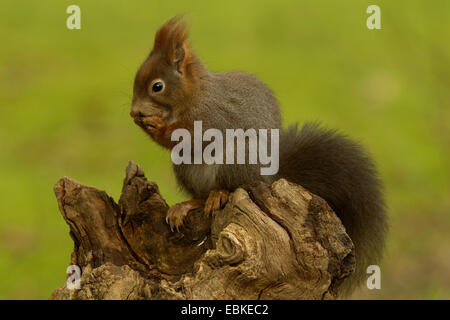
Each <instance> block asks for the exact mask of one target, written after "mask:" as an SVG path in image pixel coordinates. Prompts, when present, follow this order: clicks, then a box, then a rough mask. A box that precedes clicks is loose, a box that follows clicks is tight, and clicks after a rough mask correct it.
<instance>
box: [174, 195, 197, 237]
mask: <svg viewBox="0 0 450 320" xmlns="http://www.w3.org/2000/svg"><path fill="white" fill-rule="evenodd" d="M203 204H204V202H203V201H202V200H198V199H192V200H188V201H185V202H181V203H177V204H175V205H173V206H171V207H170V208H169V210H168V211H167V216H166V222H167V224H168V225H169V226H170V230H171V231H172V232H174V228H175V229H176V230H177V232H180V228H181V227H183V220H184V218H185V217H186V216H187V214H188V213H189V211H191V210H194V209H197V208H200V207H202V206H203Z"/></svg>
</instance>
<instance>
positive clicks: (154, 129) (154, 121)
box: [138, 115, 167, 135]
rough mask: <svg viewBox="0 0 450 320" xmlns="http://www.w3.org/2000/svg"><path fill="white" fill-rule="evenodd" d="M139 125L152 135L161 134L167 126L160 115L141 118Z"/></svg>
mask: <svg viewBox="0 0 450 320" xmlns="http://www.w3.org/2000/svg"><path fill="white" fill-rule="evenodd" d="M138 121H139V122H140V123H139V125H140V126H141V127H142V128H144V130H145V131H146V132H147V133H149V134H150V135H155V134H158V133H160V132H161V131H162V130H163V129H164V128H165V127H166V126H167V125H166V123H165V122H164V120H163V119H162V118H161V117H160V116H159V115H154V116H149V117H144V118H140V119H139V120H138Z"/></svg>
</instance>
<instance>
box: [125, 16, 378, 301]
mask: <svg viewBox="0 0 450 320" xmlns="http://www.w3.org/2000/svg"><path fill="white" fill-rule="evenodd" d="M187 38H188V35H187V28H186V24H185V22H184V21H183V19H181V18H179V17H174V18H172V19H170V20H168V21H167V22H166V23H165V24H164V25H162V26H161V27H160V29H159V30H158V31H157V32H156V35H155V40H154V47H153V50H152V51H151V53H150V55H149V56H148V57H147V59H146V60H145V61H144V62H143V64H142V65H141V67H140V68H139V70H138V72H137V74H136V77H135V81H134V88H133V99H132V106H131V113H130V114H131V116H132V117H133V119H134V121H135V123H136V124H137V125H139V126H140V127H141V128H142V129H143V130H144V131H145V132H146V133H147V134H148V135H149V136H150V137H151V138H152V139H153V140H154V141H156V142H157V143H158V144H160V145H161V146H163V147H165V148H167V149H171V148H172V147H174V146H175V145H176V143H177V142H174V141H172V140H171V135H172V133H173V132H174V130H175V129H178V128H185V129H187V130H189V132H191V133H193V128H194V125H193V123H194V121H202V125H203V129H204V130H205V129H208V128H217V129H219V130H221V131H224V130H225V129H227V128H241V129H243V130H246V129H249V128H255V129H260V128H264V129H279V130H280V142H279V171H278V173H277V174H275V175H272V176H269V175H267V176H262V175H261V174H260V171H259V166H258V165H242V164H234V165H231V164H211V165H207V164H179V165H173V168H174V171H175V176H176V179H177V181H178V183H179V185H180V186H181V187H182V188H183V189H184V190H185V191H187V192H188V193H189V194H190V195H191V196H192V197H193V198H192V199H191V200H188V201H185V202H182V203H179V204H175V205H173V206H171V207H170V209H169V211H168V214H167V221H168V223H169V224H170V226H171V228H173V227H175V228H177V229H179V228H180V227H182V223H183V217H185V216H186V215H187V214H188V212H189V211H190V210H193V209H195V208H199V207H204V212H205V213H206V214H210V213H211V212H213V211H215V210H218V209H220V208H222V207H223V206H224V205H225V204H226V202H227V200H228V195H229V193H230V192H232V191H233V190H235V189H236V188H237V187H239V186H242V185H245V184H248V183H251V182H253V181H255V180H262V181H263V182H265V183H267V184H271V183H272V182H274V181H276V180H277V179H280V178H284V179H286V180H288V181H291V182H293V183H297V184H299V185H301V186H303V187H304V188H306V189H308V190H309V191H310V192H312V193H314V194H317V195H319V196H320V197H322V198H323V199H325V200H326V201H327V202H328V204H329V205H330V206H331V207H332V209H333V210H334V211H335V213H336V214H337V215H338V216H339V218H340V219H341V220H342V223H343V224H344V226H345V228H346V230H347V233H348V234H349V236H350V237H351V239H352V240H353V242H354V245H355V255H356V271H355V273H354V274H353V275H352V276H351V277H350V278H349V280H346V282H344V285H343V289H342V292H344V293H349V292H350V291H351V290H352V289H353V288H354V287H355V285H356V284H358V283H359V282H361V280H363V278H364V277H365V274H366V273H365V270H366V268H367V267H368V266H369V265H371V264H376V263H378V262H379V260H380V258H381V255H382V251H383V247H384V238H385V234H386V230H387V222H386V214H385V203H384V199H383V194H382V185H381V182H380V180H379V178H378V174H377V171H376V169H375V166H374V164H373V162H372V161H371V159H370V158H369V157H368V155H367V154H366V152H365V151H364V149H363V148H362V147H361V146H360V145H359V144H357V143H355V142H353V141H352V140H350V139H348V138H347V137H346V136H344V135H342V134H340V133H338V132H336V131H335V130H327V129H324V128H322V127H321V126H319V125H318V124H306V125H304V126H303V128H302V129H300V130H298V129H297V126H293V127H290V128H288V129H285V130H283V129H281V128H282V125H281V116H280V109H279V106H278V102H277V99H276V98H275V97H274V95H273V94H272V91H271V90H270V89H269V88H268V87H267V86H266V85H265V84H264V83H263V82H262V81H260V80H259V79H257V78H256V77H254V76H253V75H250V74H248V73H245V72H224V73H213V72H210V71H208V69H207V68H206V67H205V65H204V64H203V63H202V62H201V61H200V60H199V59H198V57H197V56H196V55H195V54H194V52H193V51H192V49H191V48H190V46H189V44H188V42H187Z"/></svg>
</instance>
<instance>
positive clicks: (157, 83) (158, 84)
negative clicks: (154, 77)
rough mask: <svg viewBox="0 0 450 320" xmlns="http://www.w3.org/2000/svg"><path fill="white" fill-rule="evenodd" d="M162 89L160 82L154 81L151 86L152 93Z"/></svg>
mask: <svg viewBox="0 0 450 320" xmlns="http://www.w3.org/2000/svg"><path fill="white" fill-rule="evenodd" d="M163 89H164V82H162V81H156V82H155V83H154V84H153V85H152V91H153V92H160V91H162V90H163Z"/></svg>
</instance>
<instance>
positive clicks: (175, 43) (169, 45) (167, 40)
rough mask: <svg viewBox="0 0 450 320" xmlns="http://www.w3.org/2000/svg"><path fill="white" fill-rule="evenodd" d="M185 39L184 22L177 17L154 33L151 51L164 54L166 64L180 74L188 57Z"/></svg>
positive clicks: (186, 34) (186, 35) (186, 36)
mask: <svg viewBox="0 0 450 320" xmlns="http://www.w3.org/2000/svg"><path fill="white" fill-rule="evenodd" d="M187 38H188V32H187V25H186V22H185V21H184V20H183V17H182V16H180V15H177V16H175V17H173V18H171V19H169V20H168V21H166V23H164V24H163V25H162V26H161V27H160V28H159V30H158V31H157V32H156V35H155V44H154V47H153V51H162V52H164V53H165V55H166V57H167V59H168V62H169V63H170V64H173V65H174V66H175V67H176V68H177V70H178V71H180V72H182V70H181V69H182V67H183V65H184V64H185V63H186V60H187V58H188V57H189V52H188V50H189V49H188V46H187V43H186V41H187Z"/></svg>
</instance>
